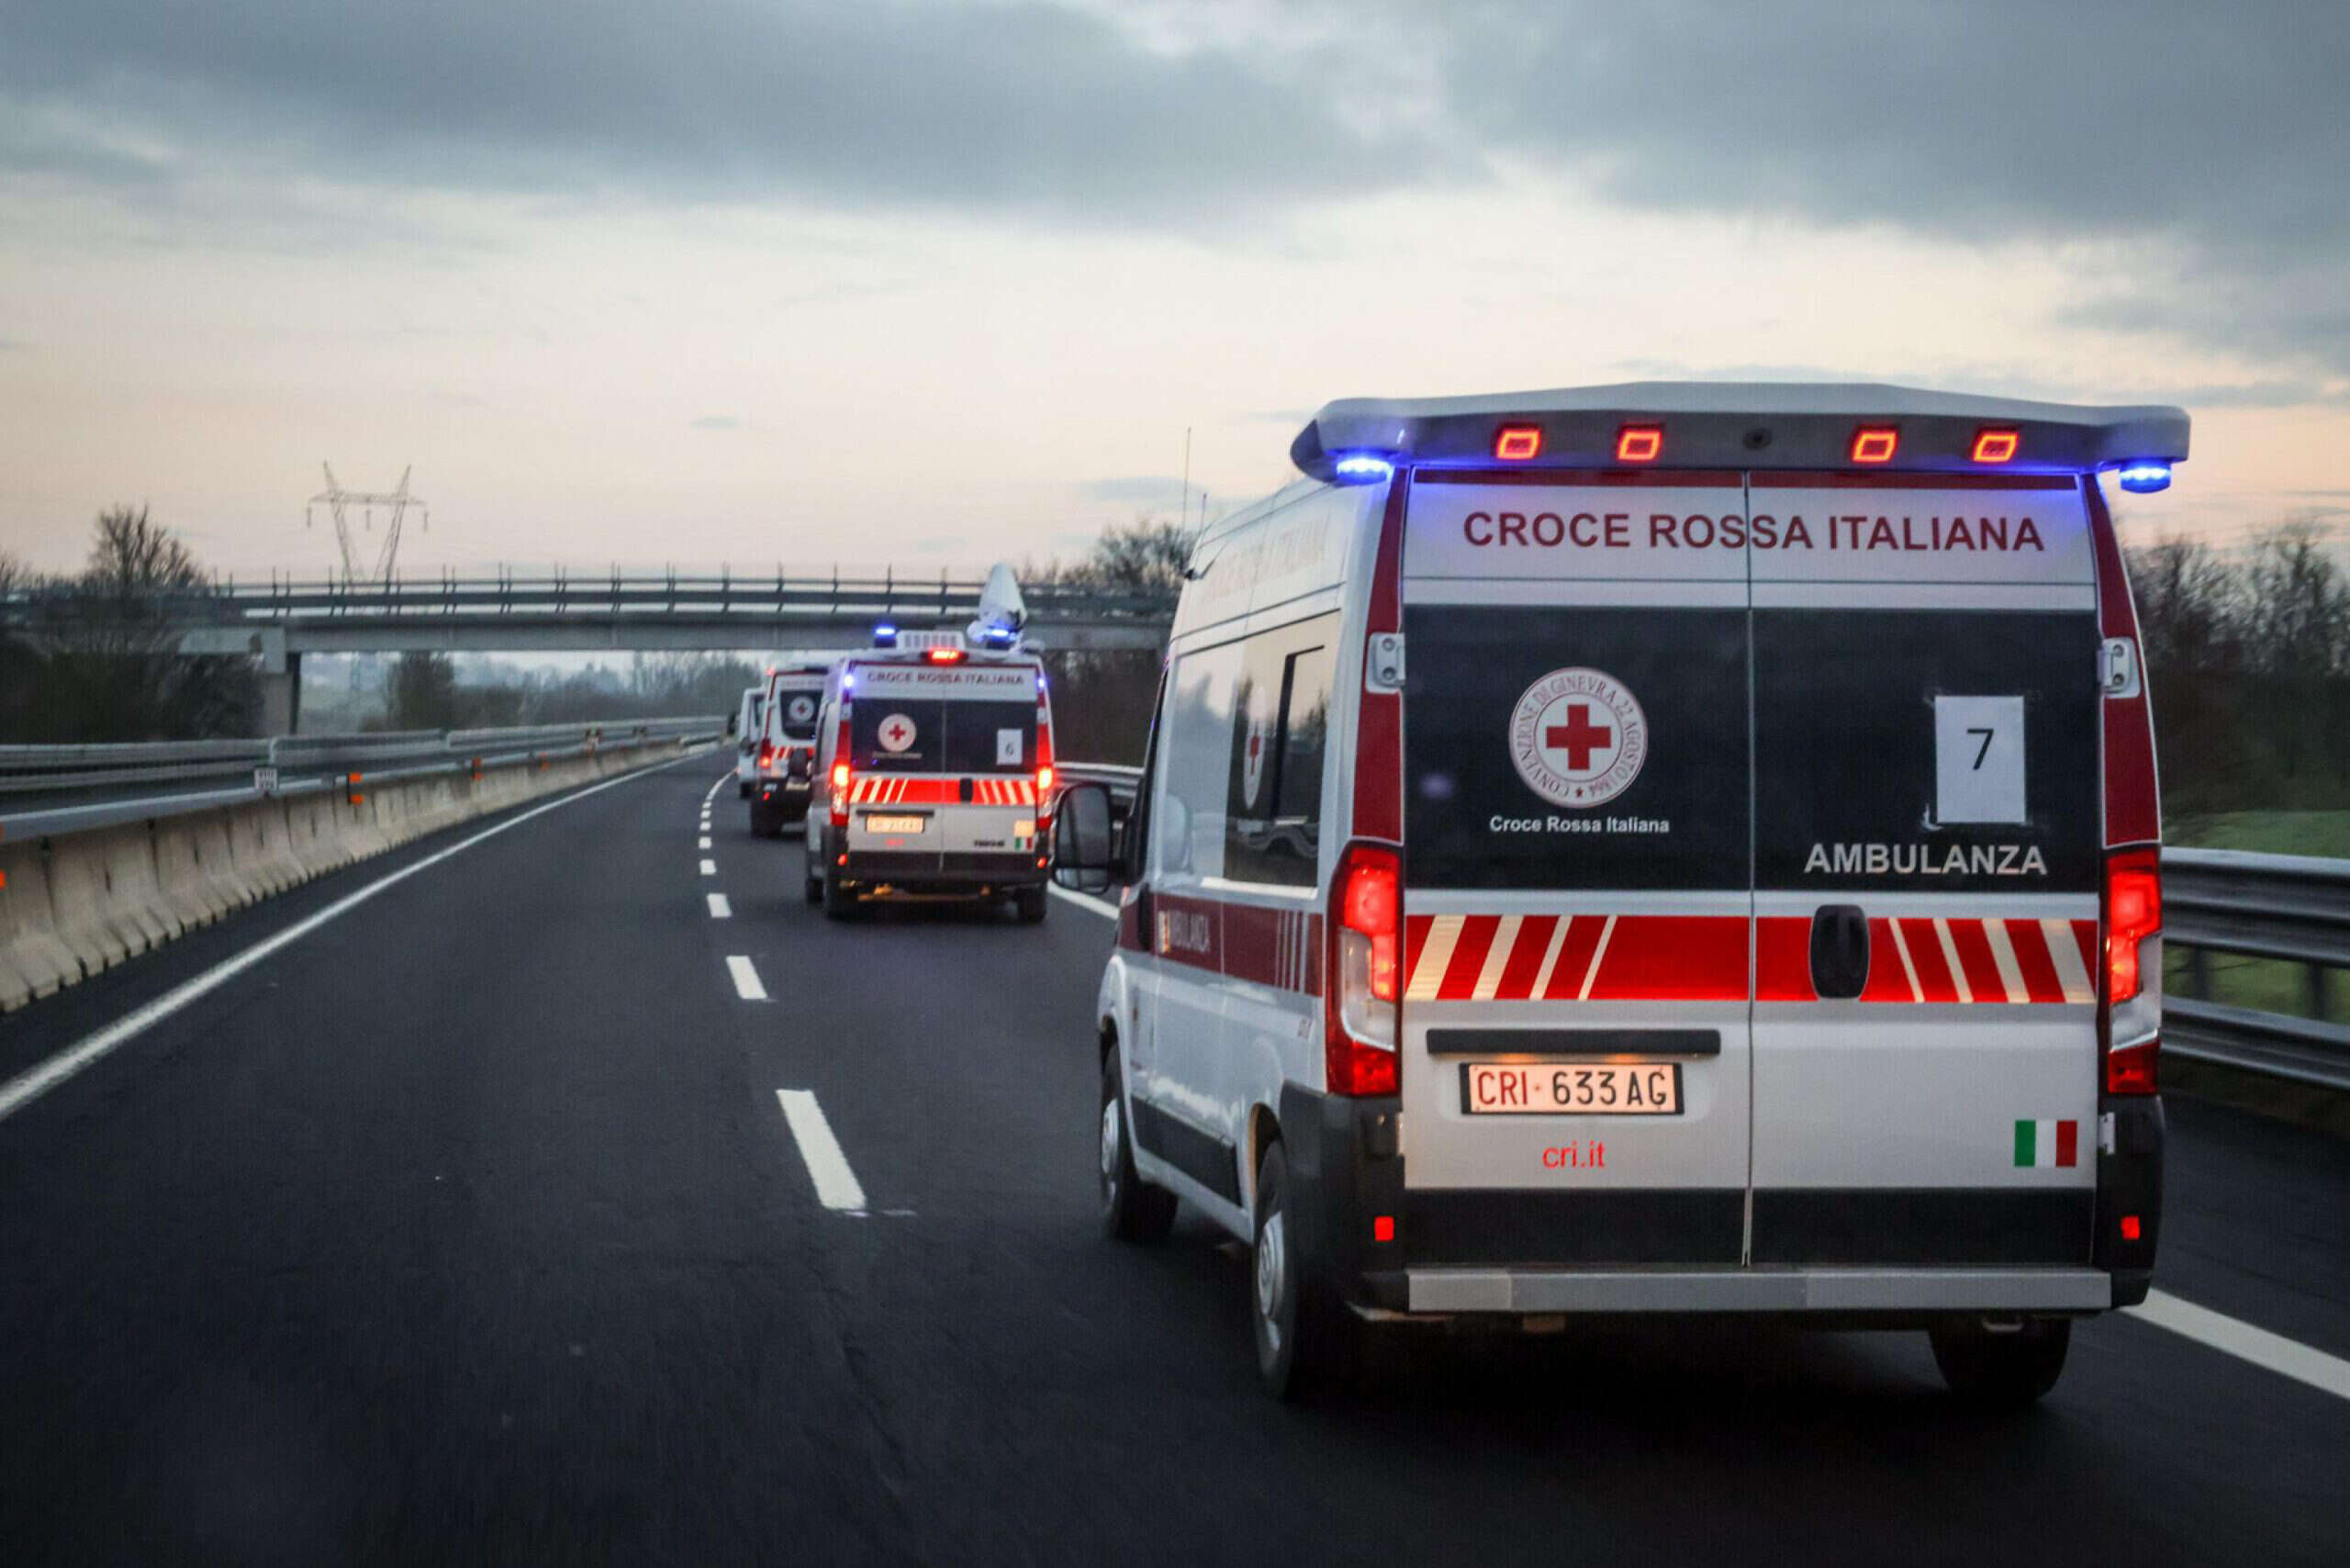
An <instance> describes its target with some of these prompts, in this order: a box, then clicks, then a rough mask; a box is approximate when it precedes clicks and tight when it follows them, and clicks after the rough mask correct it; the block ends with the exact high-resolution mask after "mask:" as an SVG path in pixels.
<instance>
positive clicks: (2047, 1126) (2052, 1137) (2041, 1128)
mask: <svg viewBox="0 0 2350 1568" xmlns="http://www.w3.org/2000/svg"><path fill="white" fill-rule="evenodd" d="M2080 1159H2081V1124H2080V1123H2078V1122H2018V1123H2017V1124H2016V1164H2017V1165H2018V1166H2019V1167H2023V1166H2036V1167H2040V1168H2042V1169H2045V1168H2047V1167H2049V1166H2052V1165H2077V1164H2079V1163H2080Z"/></svg>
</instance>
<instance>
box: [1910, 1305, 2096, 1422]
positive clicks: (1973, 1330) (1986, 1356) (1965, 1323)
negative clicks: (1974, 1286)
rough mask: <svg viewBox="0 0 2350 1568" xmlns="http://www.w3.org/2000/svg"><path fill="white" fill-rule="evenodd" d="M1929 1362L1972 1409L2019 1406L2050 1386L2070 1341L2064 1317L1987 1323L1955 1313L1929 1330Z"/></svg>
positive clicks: (2068, 1324) (2070, 1326) (2070, 1329)
mask: <svg viewBox="0 0 2350 1568" xmlns="http://www.w3.org/2000/svg"><path fill="white" fill-rule="evenodd" d="M1929 1334H1930V1338H1931V1339H1932V1340H1933V1346H1934V1364H1935V1365H1936V1366H1938V1367H1940V1368H1942V1381H1943V1382H1944V1383H1948V1384H1950V1391H1951V1393H1953V1394H1956V1395H1957V1396H1958V1398H1959V1399H1960V1401H1961V1402H1963V1403H1964V1404H1966V1405H1968V1406H1973V1407H1974V1408H1975V1409H1978V1410H2020V1409H2022V1408H2024V1407H2025V1406H2028V1405H2030V1404H2031V1403H2032V1402H2033V1401H2034V1400H2037V1399H2038V1398H2039V1397H2040V1396H2041V1395H2042V1394H2046V1393H2047V1392H2048V1391H2049V1390H2050V1389H2052V1388H2053V1387H2055V1386H2056V1380H2057V1378H2059V1377H2060V1376H2062V1375H2063V1374H2064V1371H2065V1350H2067V1349H2069V1348H2070V1347H2071V1345H2072V1342H2073V1324H2072V1320H2071V1319H2070V1318H2065V1317H2053V1318H2027V1319H2026V1320H2025V1321H2024V1322H2022V1323H2020V1324H2008V1325H1993V1324H1988V1323H1985V1322H1983V1321H1982V1320H1981V1319H1980V1318H1973V1317H1967V1318H1960V1319H1958V1320H1957V1321H1955V1322H1952V1323H1945V1324H1942V1325H1940V1326H1939V1327H1935V1328H1933V1329H1931V1330H1930V1331H1929Z"/></svg>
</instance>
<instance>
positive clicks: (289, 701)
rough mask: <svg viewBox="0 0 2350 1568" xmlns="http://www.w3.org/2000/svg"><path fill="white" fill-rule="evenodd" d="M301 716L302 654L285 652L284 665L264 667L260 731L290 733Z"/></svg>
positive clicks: (270, 733) (265, 733) (271, 733)
mask: <svg viewBox="0 0 2350 1568" xmlns="http://www.w3.org/2000/svg"><path fill="white" fill-rule="evenodd" d="M301 717H302V655H299V654H288V655H285V668H283V669H280V670H270V669H266V668H265V669H263V672H262V678H261V733H262V734H264V735H290V734H293V733H294V726H295V724H296V723H297V722H299V721H300V719H301Z"/></svg>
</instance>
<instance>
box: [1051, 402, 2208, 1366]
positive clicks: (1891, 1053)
mask: <svg viewBox="0 0 2350 1568" xmlns="http://www.w3.org/2000/svg"><path fill="white" fill-rule="evenodd" d="M2187 442H2188V420H2187V418H2186V416H2185V415H2184V414H2182V413H2180V412H2179V411H2177V410H2176V409H2158V408H2121V409H2100V408H2074V407H2067V406H2060V405H2054V404H2047V403H2037V402H2020V401H2013V400H2009V399H2000V398H1974V397H1958V396H1948V395H1942V394H1935V393H1929V392H1919V391H1911V390H1907V389H1903V388H1897V387H1889V386H1728V385H1722V386H1707V385H1662V384H1651V385H1636V386H1607V387H1595V388H1580V389H1570V390H1564V391H1556V392H1543V393H1535V394H1527V395H1511V396H1500V397H1487V398H1439V399H1429V400H1420V401H1399V402H1389V401H1349V402H1339V403H1334V404H1331V405H1330V406H1329V407H1327V408H1326V409H1323V410H1322V411H1321V412H1320V413H1319V414H1318V415H1317V416H1315V420H1314V421H1313V422H1312V423H1311V424H1309V425H1308V426H1307V427H1306V428H1305V430H1304V432H1303V433H1302V434H1301V435H1300V436H1299V437H1298V439H1297V442H1296V443H1295V445H1294V446H1293V447H1292V456H1293V458H1294V460H1295V461H1296V463H1297V465H1298V466H1299V467H1300V468H1301V469H1303V470H1304V472H1305V474H1306V475H1307V476H1309V477H1308V478H1307V479H1306V480H1305V481H1304V482H1302V483H1299V484H1296V485H1292V487H1289V488H1287V489H1285V490H1282V491H1281V492H1280V493H1279V494H1277V495H1275V496H1273V497H1271V498H1269V499H1268V500H1266V501H1264V502H1263V503H1261V504H1260V505H1258V506H1256V507H1253V508H1251V509H1249V510H1246V511H1244V512H1242V513H1240V514H1238V515H1237V516H1236V517H1234V518H1232V519H1231V520H1230V521H1227V522H1225V523H1222V524H1219V525H1218V526H1216V527H1215V528H1214V529H1213V530H1212V531H1211V532H1209V534H1208V535H1207V536H1206V537H1205V538H1204V539H1203V541H1202V542H1201V543H1200V544H1199V546H1198V548H1197V552H1196V554H1194V556H1193V560H1192V568H1191V577H1192V580H1191V581H1190V582H1189V583H1188V585H1187V587H1186V588H1185V589H1184V592H1183V596H1182V600H1181V608H1180V609H1179V610H1178V612H1177V616H1176V621H1175V624H1174V628H1173V632H1172V636H1171V641H1170V643H1169V653H1168V663H1167V670H1166V676H1165V681H1164V687H1163V690H1162V694H1161V698H1160V701H1159V706H1158V716H1157V721H1156V724H1155V726H1154V730H1153V734H1152V739H1151V745H1150V752H1149V757H1148V762H1147V767H1146V771H1145V777H1144V780H1143V783H1142V785H1141V787H1140V793H1139V796H1138V799H1137V801H1136V806H1135V809H1134V812H1133V814H1132V816H1131V818H1130V820H1129V824H1128V828H1127V830H1126V832H1125V834H1124V836H1123V838H1121V839H1120V840H1119V841H1118V843H1117V844H1116V845H1115V846H1113V845H1112V844H1111V842H1110V836H1109V833H1108V821H1109V817H1108V811H1107V800H1106V797H1104V796H1102V794H1101V792H1100V791H1099V790H1097V789H1095V788H1094V787H1091V786H1082V785H1080V786H1077V787H1075V788H1074V789H1072V790H1070V791H1069V792H1068V793H1067V794H1066V795H1064V797H1063V800H1062V802H1061V805H1060V808H1059V817H1058V824H1057V834H1058V836H1057V844H1056V852H1057V857H1058V859H1057V870H1056V873H1055V874H1056V876H1057V877H1058V878H1059V879H1062V880H1063V881H1064V882H1065V883H1067V884H1069V885H1070V886H1072V887H1079V888H1082V887H1086V886H1102V885H1105V884H1109V885H1115V884H1123V886H1124V889H1125V890H1124V893H1123V895H1122V902H1121V904H1120V911H1119V935H1118V941H1117V946H1116V949H1115V951H1114V953H1113V957H1112V958H1111V959H1110V962H1109V965H1108V969H1107V971H1106V973H1105V975H1104V977H1103V980H1102V990H1101V996H1100V1005H1099V1009H1098V1012H1097V1014H1096V1017H1097V1023H1098V1025H1099V1030H1100V1036H1101V1047H1102V1101H1101V1123H1100V1134H1101V1138H1100V1150H1101V1172H1100V1177H1101V1191H1102V1204H1103V1216H1104V1221H1105V1224H1106V1225H1107V1226H1108V1228H1109V1229H1110V1230H1111V1231H1112V1233H1113V1234H1114V1235H1117V1236H1120V1237H1125V1238H1145V1237H1154V1236H1158V1235H1161V1234H1163V1233H1164V1232H1165V1231H1166V1229H1167V1226H1168V1224H1169V1218H1170V1216H1171V1214H1172V1211H1173V1208H1174V1205H1175V1203H1176V1201H1177V1200H1178V1199H1181V1201H1182V1202H1185V1203H1188V1204H1192V1205H1194V1206H1195V1207H1197V1208H1198V1209H1199V1210H1200V1211H1201V1212H1202V1213H1203V1214H1204V1215H1208V1216H1209V1217H1210V1218H1211V1219H1212V1220H1214V1222H1216V1223H1217V1224H1219V1225H1221V1226H1224V1227H1225V1228H1226V1229H1228V1230H1229V1231H1231V1232H1232V1233H1233V1234H1234V1235H1236V1236H1237V1237H1240V1238H1244V1239H1246V1240H1248V1242H1249V1243H1250V1245H1251V1246H1252V1247H1253V1249H1254V1256H1255V1260H1256V1262H1255V1273H1254V1279H1255V1286H1256V1289H1255V1293H1254V1294H1255V1300H1256V1308H1257V1310H1256V1332H1257V1343H1258V1350H1259V1361H1260V1365H1261V1367H1262V1370H1263V1372H1264V1374H1265V1377H1266V1379H1267V1381H1268V1382H1269V1383H1270V1384H1272V1385H1273V1386H1274V1387H1276V1388H1277V1389H1280V1390H1282V1391H1284V1392H1287V1391H1290V1390H1292V1388H1294V1387H1296V1386H1297V1385H1298V1384H1299V1383H1301V1381H1304V1380H1308V1379H1311V1378H1312V1377H1313V1376H1315V1374H1316V1373H1319V1372H1326V1371H1329V1370H1331V1369H1333V1368H1335V1367H1339V1366H1343V1365H1344V1364H1345V1363H1346V1362H1347V1361H1348V1354H1349V1350H1350V1347H1351V1346H1352V1345H1353V1343H1354V1342H1355V1341H1356V1340H1357V1339H1358V1338H1359V1337H1360V1333H1361V1331H1362V1329H1363V1326H1364V1325H1365V1324H1366V1323H1369V1322H1373V1321H1378V1320H1382V1319H1390V1318H1393V1319H1405V1320H1415V1319H1429V1320H1440V1319H1460V1318H1482V1319H1489V1320H1513V1319H1514V1320H1517V1321H1520V1322H1523V1323H1527V1324H1534V1325H1540V1326H1550V1325H1552V1324H1555V1323H1556V1322H1557V1321H1558V1320H1559V1318H1560V1317H1561V1316H1572V1315H1576V1314H1659V1313H1667V1314H1669V1313H1684V1314H1695V1313H1772V1314H1785V1315H1790V1316H1797V1317H1801V1318H1805V1319H1807V1320H1811V1321H1816V1322H1820V1323H1828V1324H1836V1325H1841V1326H1850V1327H1924V1328H1927V1329H1930V1331H1931V1334H1932V1338H1933V1347H1934V1350H1935V1353H1936V1356H1937V1359H1938V1361H1940V1364H1941V1366H1942V1370H1943V1372H1944V1373H1945V1375H1946V1376H1947V1378H1948V1379H1949V1381H1950V1382H1951V1383H1952V1385H1953V1388H1955V1389H1957V1390H1958V1391H1960V1392H1961V1393H1962V1394H1966V1395H1969V1396H1973V1397H1975V1398H1978V1399H1982V1400H1985V1401H1989V1402H2009V1403H2013V1402H2020V1401H2026V1400H2029V1399H2031V1398H2035V1397H2037V1396H2038V1395H2039V1394H2042V1393H2043V1392H2044V1391H2045V1390H2046V1389H2047V1388H2048V1387H2050V1386H2051V1385H2053V1383H2054V1381H2055V1379H2056V1377H2057V1375H2058V1373H2059V1372H2060V1371H2061V1369H2062V1366H2063V1362H2064V1358H2065V1348H2066V1345H2067V1341H2068V1336H2069V1327H2070V1320H2071V1319H2072V1318H2073V1317H2075V1316H2079V1315H2082V1314H2087V1313H2094V1312H2098V1311H2102V1310H2105V1309H2107V1308H2109V1307H2112V1306H2115V1305H2127V1304H2130V1303H2134V1302H2137V1301H2139V1300H2142V1299H2143V1296H2144V1294H2145V1292H2146V1290H2147V1286H2148V1280H2149V1278H2150V1274H2151V1270H2152V1267H2153V1262H2154V1244H2155V1236H2156V1230H2157V1226H2158V1222H2159V1217H2160V1204H2161V1177H2162V1144H2163V1118H2162V1110H2161V1105H2160V1102H2159V1101H2158V1100H2157V1099H2156V1098H2155V1094H2154V1056H2155V1050H2156V1046H2157V1034H2158V1028H2159V978H2160V973H2161V963H2160V955H2159V939H2158V936H2157V926H2158V924H2159V907H2160V901H2159V887H2158V882H2157V875H2156V846H2157V844H2158V840H2159V836H2160V831H2159V821H2158V812H2157V801H2156V795H2155V778H2154V742H2153V733H2152V724H2151V718H2150V712H2149V708H2148V704H2147V700H2146V693H2145V686H2144V680H2143V673H2142V671H2141V669H2140V667H2139V660H2138V642H2137V629H2136V622H2135V618H2134V613H2133V611H2132V606H2131V599H2130V590H2129V585H2128V583H2127V582H2126V581H2125V579H2124V577H2123V573H2122V565H2121V553H2120V551H2119V549H2118V548H2117V546H2116V543H2115V538H2114V532H2113V526H2112V522H2111V520H2110V518H2109V514H2108V510H2107V502H2106V498H2105V495H2104V493H2103V488H2102V487H2103V484H2104V483H2105V482H2106V481H2107V480H2108V479H2109V478H2110V479H2111V480H2113V481H2115V482H2118V483H2120V484H2121V486H2123V487H2125V488H2132V489H2144V488H2154V487H2159V486H2160V485H2162V484H2165V483H2167V480H2168V476H2169V465H2170V464H2171V463H2173V462H2175V461H2177V460H2179V459H2182V458H2184V457H2185V456H2186V454H2187Z"/></svg>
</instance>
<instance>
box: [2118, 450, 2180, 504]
mask: <svg viewBox="0 0 2350 1568" xmlns="http://www.w3.org/2000/svg"><path fill="white" fill-rule="evenodd" d="M2121 487H2122V488H2123V489H2125V490H2127V491H2129V492H2130V493H2131V494H2132V495H2133V496H2151V495H2153V494H2154V492H2155V491H2156V490H2167V489H2169V488H2170V465H2169V464H2167V463H2157V462H2154V460H2152V459H2145V460H2142V461H2140V462H2136V463H2124V464H2123V465H2121Z"/></svg>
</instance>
